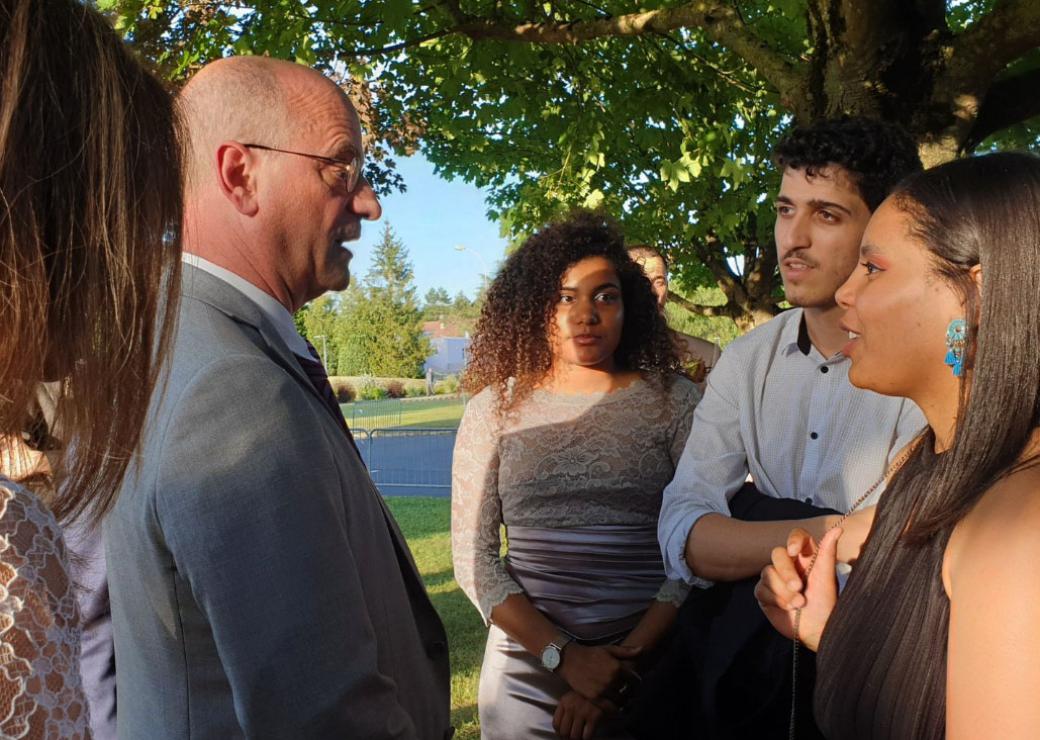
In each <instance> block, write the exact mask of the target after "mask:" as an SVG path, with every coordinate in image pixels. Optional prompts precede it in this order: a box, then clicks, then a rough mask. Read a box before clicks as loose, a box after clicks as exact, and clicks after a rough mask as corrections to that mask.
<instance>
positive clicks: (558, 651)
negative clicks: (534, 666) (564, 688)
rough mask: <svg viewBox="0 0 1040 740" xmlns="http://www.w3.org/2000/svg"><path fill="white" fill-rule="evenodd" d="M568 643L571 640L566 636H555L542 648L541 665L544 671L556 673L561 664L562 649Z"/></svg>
mask: <svg viewBox="0 0 1040 740" xmlns="http://www.w3.org/2000/svg"><path fill="white" fill-rule="evenodd" d="M570 641H571V638H569V637H567V636H566V635H557V636H556V637H554V638H553V641H552V642H550V643H549V644H548V645H546V646H545V647H544V648H542V665H543V666H544V667H545V669H546V670H549V671H553V672H554V673H555V672H556V669H557V668H559V667H560V663H562V662H563V649H564V648H565V647H567V643H569V642H570Z"/></svg>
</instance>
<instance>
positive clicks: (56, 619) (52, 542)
mask: <svg viewBox="0 0 1040 740" xmlns="http://www.w3.org/2000/svg"><path fill="white" fill-rule="evenodd" d="M68 573H69V563H68V556H67V553H66V550H65V543H64V540H63V538H62V533H61V529H60V528H59V526H58V524H57V522H56V521H55V520H54V517H53V516H52V515H51V514H50V512H49V511H47V509H46V508H44V506H43V504H41V503H40V501H39V500H38V499H37V498H36V497H35V496H33V495H32V494H31V493H29V492H28V491H26V490H25V489H24V488H22V487H20V486H17V485H15V484H14V483H12V482H11V481H9V480H7V479H6V478H3V477H2V476H0V738H31V739H33V740H35V739H36V738H41V739H42V738H63V739H64V738H71V739H72V740H78V739H79V738H89V737H90V733H89V729H88V727H89V714H88V710H87V704H86V700H85V698H84V695H83V691H82V687H81V679H80V672H79V650H80V646H79V614H78V611H77V607H76V597H75V593H74V590H73V584H72V582H71V581H70V580H69V576H68Z"/></svg>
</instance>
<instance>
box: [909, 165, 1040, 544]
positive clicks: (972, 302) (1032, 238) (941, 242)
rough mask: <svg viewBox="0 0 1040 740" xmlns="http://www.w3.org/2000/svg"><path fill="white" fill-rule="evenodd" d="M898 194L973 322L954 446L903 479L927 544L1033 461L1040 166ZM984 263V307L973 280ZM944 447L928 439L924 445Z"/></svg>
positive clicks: (914, 185) (945, 174) (917, 530)
mask: <svg viewBox="0 0 1040 740" xmlns="http://www.w3.org/2000/svg"><path fill="white" fill-rule="evenodd" d="M892 197H893V202H894V203H895V205H896V206H897V207H898V208H899V209H900V210H902V211H903V212H904V213H906V214H907V215H908V216H909V217H910V221H911V224H912V226H911V230H912V234H913V235H914V237H915V238H916V239H917V240H918V241H919V242H920V243H922V244H923V245H925V246H926V247H927V249H928V250H929V252H930V253H931V257H932V263H933V267H934V271H935V274H936V275H937V276H938V277H939V278H940V279H942V280H944V281H946V282H947V283H949V284H950V285H952V286H953V287H954V288H955V289H956V290H957V292H958V293H959V294H960V296H961V298H962V299H963V301H964V306H965V319H966V320H967V337H966V358H965V373H964V375H963V376H962V378H961V383H960V399H959V409H958V413H957V425H956V429H955V431H954V436H953V441H952V444H951V445H950V449H949V450H948V451H947V452H946V453H945V454H943V455H940V456H938V457H936V459H935V461H934V464H933V465H931V466H929V468H928V469H927V470H926V471H920V472H919V474H918V475H916V476H913V475H906V476H900V478H903V480H902V481H897V480H894V481H893V487H898V486H899V485H903V486H906V487H907V488H908V489H909V490H908V492H909V493H910V494H911V498H914V499H915V501H916V503H915V507H914V514H913V519H912V521H911V522H909V524H910V527H909V529H908V530H907V531H906V537H907V539H908V541H910V542H922V541H924V540H926V539H928V538H929V537H931V536H932V535H933V534H935V533H936V532H939V531H941V530H946V529H949V528H950V527H952V526H953V525H954V524H956V523H957V522H959V521H960V520H961V519H963V518H964V517H965V516H966V515H967V514H968V512H969V511H970V510H971V509H972V507H973V506H974V505H975V504H976V502H977V501H978V500H979V498H981V496H982V495H983V494H984V493H985V492H986V490H987V489H989V488H990V487H991V486H992V485H993V484H994V483H995V482H996V481H997V480H998V479H1000V478H1001V477H1003V476H1005V475H1007V474H1008V473H1010V472H1012V471H1013V470H1016V469H1018V468H1019V467H1020V466H1021V465H1023V464H1028V463H1029V462H1030V461H1023V460H1021V459H1020V457H1021V454H1022V451H1023V449H1024V448H1025V447H1026V445H1027V444H1028V442H1029V441H1030V438H1031V435H1032V433H1033V430H1034V429H1036V427H1037V426H1038V425H1040V361H1038V359H1037V357H1038V352H1040V157H1036V156H1034V155H1032V154H1022V153H1014V152H1004V153H1000V154H989V155H985V156H980V157H970V158H968V159H963V160H958V161H954V162H950V163H948V164H945V165H942V166H941V167H937V168H935V169H932V170H927V171H925V172H922V173H920V174H918V175H914V176H911V177H909V178H907V180H906V181H904V182H903V183H902V184H901V185H900V186H899V187H898V188H897V189H896V191H895V192H894V193H893V196H892ZM976 265H978V266H980V267H981V270H982V281H983V288H982V290H981V299H980V291H979V290H978V289H977V288H976V285H975V282H974V281H973V279H972V277H971V275H970V272H969V271H970V270H971V268H972V267H974V266H976ZM933 442H934V436H933V435H932V434H931V433H930V432H929V437H928V439H927V440H925V444H924V445H922V446H921V447H931V446H932V443H933ZM918 456H920V453H918ZM914 468H915V466H909V467H908V469H907V471H906V472H907V473H908V474H909V473H911V472H913V470H914ZM896 493H898V491H897V492H896ZM893 495H896V494H893Z"/></svg>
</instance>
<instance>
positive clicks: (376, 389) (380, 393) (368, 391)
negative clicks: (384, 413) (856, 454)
mask: <svg viewBox="0 0 1040 740" xmlns="http://www.w3.org/2000/svg"><path fill="white" fill-rule="evenodd" d="M357 397H358V398H359V399H361V400H362V401H378V400H379V399H381V398H386V389H385V388H383V387H382V386H381V385H379V383H378V382H376V379H375V378H373V377H372V376H371V375H362V376H361V377H360V378H358V382H357Z"/></svg>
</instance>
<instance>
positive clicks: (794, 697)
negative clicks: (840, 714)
mask: <svg viewBox="0 0 1040 740" xmlns="http://www.w3.org/2000/svg"><path fill="white" fill-rule="evenodd" d="M923 438H924V437H923V435H918V436H917V437H916V438H915V439H914V440H913V441H912V442H911V443H910V444H908V445H907V446H906V449H905V450H904V451H903V454H901V455H900V456H899V457H897V458H896V459H895V461H894V462H893V463H892V464H891V465H889V466H888V468H886V470H885V472H884V473H882V475H881V477H880V478H878V479H877V480H876V481H874V485H872V486H871V487H870V488H868V489H867V490H866V491H864V492H863V493H862V494H861V495H860V497H859V498H858V499H856V500H855V501H854V502H853V504H852V506H850V507H849V510H848V511H846V512H845V513H844V514H843V515H842V517H841V519H839V520H838V521H837V522H835V523H834V524H833V525H831V526H830V527H828V528H827V532H830V531H831V530H832V529H834V528H835V527H840V526H841V525H842V524H844V523H845V520H846V519H848V518H849V517H850V516H852V515H853V514H854V513H855V511H856V509H858V508H859V507H860V506H862V505H863V502H864V501H866V500H867V499H868V498H870V496H871V494H872V493H874V491H876V490H877V489H878V487H879V486H880V485H881V484H882V483H884V482H885V481H886V480H889V479H890V478H892V477H894V476H895V474H896V473H898V472H899V471H900V470H901V469H902V468H903V466H904V465H906V462H907V460H909V459H910V456H911V455H912V454H914V452H915V451H916V450H917V446H918V445H919V444H920V442H921V440H922V439H923ZM824 536H826V532H825V533H824ZM821 539H822V538H821ZM819 554H820V550H819V546H817V549H816V552H814V553H813V556H812V559H811V560H809V567H808V568H806V569H805V583H806V585H808V583H809V576H810V575H811V574H812V571H813V568H814V567H815V566H816V558H817V556H818V555H819ZM801 623H802V609H801V607H799V608H798V609H795V611H794V638H793V643H794V645H793V647H794V651H793V652H792V653H791V722H790V724H789V725H788V730H787V737H788V740H795V734H794V733H795V713H796V708H797V705H798V648H799V647H800V646H801V642H802V641H801V636H800V633H799V628H800V627H801Z"/></svg>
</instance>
